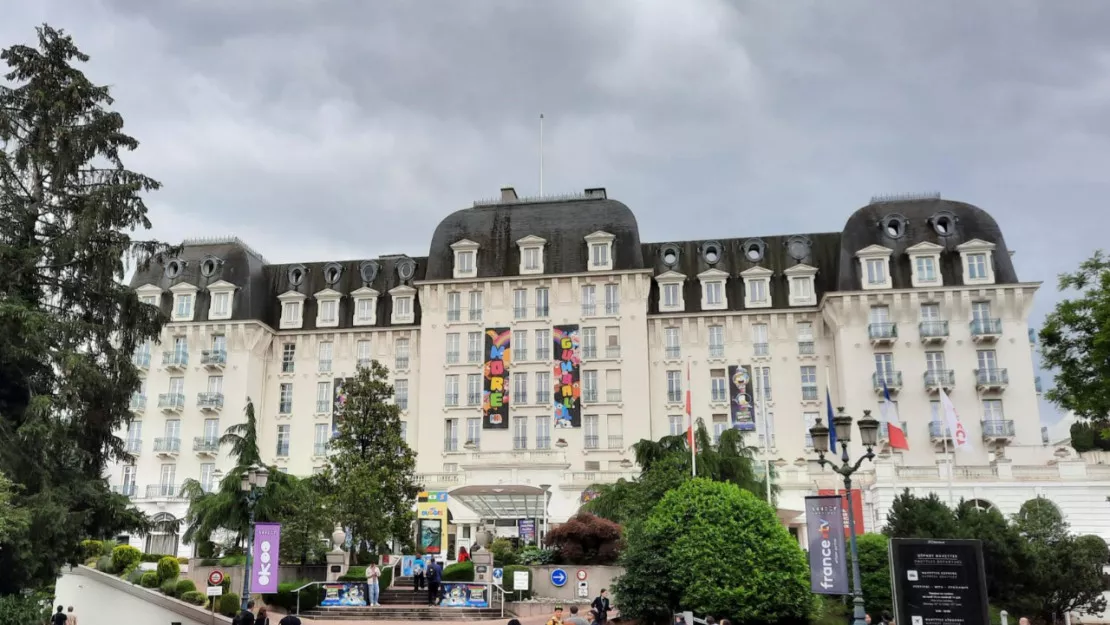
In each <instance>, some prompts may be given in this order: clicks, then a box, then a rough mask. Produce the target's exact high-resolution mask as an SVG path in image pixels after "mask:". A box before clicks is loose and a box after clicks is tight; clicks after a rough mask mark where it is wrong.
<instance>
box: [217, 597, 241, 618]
mask: <svg viewBox="0 0 1110 625" xmlns="http://www.w3.org/2000/svg"><path fill="white" fill-rule="evenodd" d="M216 610H217V611H218V612H219V613H220V614H223V615H224V616H235V615H236V614H238V612H239V595H237V594H235V593H233V592H230V593H227V594H225V595H220V605H219V606H218V607H217V608H216Z"/></svg>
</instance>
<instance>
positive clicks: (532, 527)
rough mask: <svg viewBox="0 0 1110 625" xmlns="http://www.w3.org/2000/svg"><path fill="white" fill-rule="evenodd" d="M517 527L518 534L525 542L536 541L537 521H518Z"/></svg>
mask: <svg viewBox="0 0 1110 625" xmlns="http://www.w3.org/2000/svg"><path fill="white" fill-rule="evenodd" d="M516 527H517V533H518V534H519V535H520V538H521V540H523V541H524V542H526V543H528V542H532V541H534V540H536V520H535V519H517V522H516Z"/></svg>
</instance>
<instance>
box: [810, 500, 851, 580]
mask: <svg viewBox="0 0 1110 625" xmlns="http://www.w3.org/2000/svg"><path fill="white" fill-rule="evenodd" d="M806 528H807V529H808V534H809V585H810V589H811V590H812V591H813V592H815V593H817V594H819V595H846V594H848V592H849V591H848V558H847V557H846V555H845V554H847V550H846V549H845V548H844V540H845V539H844V506H843V502H842V501H841V499H840V497H837V496H836V495H825V496H818V497H806Z"/></svg>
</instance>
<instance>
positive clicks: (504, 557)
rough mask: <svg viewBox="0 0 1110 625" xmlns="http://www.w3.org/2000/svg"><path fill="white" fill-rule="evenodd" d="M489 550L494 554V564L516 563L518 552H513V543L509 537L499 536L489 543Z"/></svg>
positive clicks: (507, 564)
mask: <svg viewBox="0 0 1110 625" xmlns="http://www.w3.org/2000/svg"><path fill="white" fill-rule="evenodd" d="M489 552H490V554H491V555H493V565H494V566H509V565H510V564H516V554H515V553H513V543H511V542H509V539H508V538H498V539H497V540H495V541H493V542H492V543H490V544H489Z"/></svg>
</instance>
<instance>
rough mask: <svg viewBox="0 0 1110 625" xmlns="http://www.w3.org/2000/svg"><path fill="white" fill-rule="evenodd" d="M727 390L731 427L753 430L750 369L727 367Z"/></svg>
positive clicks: (734, 366)
mask: <svg viewBox="0 0 1110 625" xmlns="http://www.w3.org/2000/svg"><path fill="white" fill-rule="evenodd" d="M728 388H729V397H730V402H729V403H730V404H731V405H732V410H731V413H732V414H731V416H732V427H734V428H736V429H737V430H742V431H751V430H754V429H755V417H754V409H753V402H752V396H753V393H752V369H751V367H748V366H744V367H741V366H739V365H729V367H728Z"/></svg>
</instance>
